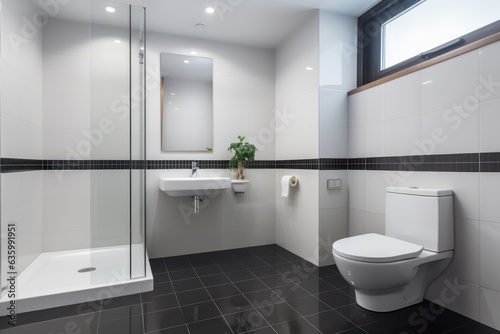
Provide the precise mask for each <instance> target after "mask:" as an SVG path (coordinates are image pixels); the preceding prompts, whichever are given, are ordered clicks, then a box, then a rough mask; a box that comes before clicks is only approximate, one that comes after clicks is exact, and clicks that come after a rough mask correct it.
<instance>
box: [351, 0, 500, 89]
mask: <svg viewBox="0 0 500 334" xmlns="http://www.w3.org/2000/svg"><path fill="white" fill-rule="evenodd" d="M420 1H421V0H382V1H381V2H379V3H378V4H376V5H375V6H373V7H372V8H371V9H369V10H368V11H367V12H365V13H364V14H362V15H361V16H360V17H358V37H357V43H358V64H357V69H358V71H357V86H358V87H361V86H363V85H366V84H369V83H370V82H373V81H376V80H378V79H381V78H383V77H386V76H388V75H391V74H394V73H396V72H399V71H401V70H404V69H406V68H409V67H411V66H414V65H417V64H420V63H423V62H425V61H428V60H429V59H432V58H434V57H437V56H439V55H442V54H445V53H447V52H450V51H453V50H455V49H457V48H460V47H463V46H465V45H467V44H471V43H473V42H476V41H478V40H480V39H483V38H485V37H488V36H491V35H494V34H495V33H498V32H500V20H498V21H496V22H493V23H491V24H489V25H486V26H484V27H483V28H480V29H477V30H474V31H472V32H470V33H468V34H466V35H463V36H460V37H458V38H459V39H460V40H459V41H458V38H457V41H456V43H454V44H453V45H451V46H448V47H446V45H447V43H448V42H447V43H445V44H443V45H441V46H438V47H436V48H434V49H432V50H422V52H425V53H427V52H428V51H434V52H432V54H431V55H428V56H426V57H422V56H421V55H416V56H414V57H412V58H408V59H406V60H405V61H402V62H400V63H398V64H395V65H393V66H391V67H388V68H386V69H383V70H381V69H380V64H381V57H382V38H383V36H382V32H383V28H382V26H383V24H384V23H386V22H388V21H390V20H391V19H393V18H394V17H396V16H398V15H400V14H401V13H403V12H405V11H407V10H408V9H411V8H412V7H413V6H415V5H417V4H418V3H419V2H420Z"/></svg>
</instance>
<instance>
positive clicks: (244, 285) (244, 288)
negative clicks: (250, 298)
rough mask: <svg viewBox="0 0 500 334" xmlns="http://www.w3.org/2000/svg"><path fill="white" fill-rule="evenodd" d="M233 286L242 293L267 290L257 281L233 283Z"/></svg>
mask: <svg viewBox="0 0 500 334" xmlns="http://www.w3.org/2000/svg"><path fill="white" fill-rule="evenodd" d="M234 285H236V287H237V288H238V289H240V291H241V292H243V293H246V292H253V291H259V290H265V289H267V286H266V285H265V284H264V283H262V282H261V281H260V280H258V279H251V280H248V281H241V282H235V283H234Z"/></svg>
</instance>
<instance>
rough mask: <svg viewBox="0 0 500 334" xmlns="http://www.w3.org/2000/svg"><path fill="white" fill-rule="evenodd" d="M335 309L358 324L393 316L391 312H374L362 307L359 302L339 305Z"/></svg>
mask: <svg viewBox="0 0 500 334" xmlns="http://www.w3.org/2000/svg"><path fill="white" fill-rule="evenodd" d="M335 310H336V311H337V312H338V313H340V314H341V315H343V316H344V317H346V318H347V319H349V320H350V321H352V322H354V323H355V324H356V325H358V326H362V325H366V324H368V323H371V322H375V321H380V320H383V319H386V318H390V317H391V316H392V313H391V312H372V311H369V310H366V309H364V308H362V307H361V306H359V305H358V304H350V305H347V306H343V307H338V308H336V309H335Z"/></svg>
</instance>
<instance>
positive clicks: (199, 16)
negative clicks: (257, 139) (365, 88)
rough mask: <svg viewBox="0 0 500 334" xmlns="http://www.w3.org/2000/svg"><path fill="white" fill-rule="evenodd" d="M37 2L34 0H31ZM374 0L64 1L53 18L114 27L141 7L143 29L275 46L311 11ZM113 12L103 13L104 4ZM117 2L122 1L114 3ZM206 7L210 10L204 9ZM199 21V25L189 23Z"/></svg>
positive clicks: (357, 11)
mask: <svg viewBox="0 0 500 334" xmlns="http://www.w3.org/2000/svg"><path fill="white" fill-rule="evenodd" d="M31 1H32V2H33V3H34V4H38V2H39V0H31ZM379 1H380V0H67V2H65V3H64V4H63V5H61V6H59V7H58V13H57V16H58V17H61V18H65V19H70V20H78V21H87V22H88V21H89V20H92V22H98V23H103V24H109V25H116V26H122V25H123V26H126V25H127V24H128V10H127V6H124V5H123V4H127V5H128V4H133V5H139V6H144V7H146V27H147V30H148V31H157V32H163V33H170V34H175V35H183V36H189V37H197V38H203V39H209V40H216V41H223V42H229V43H237V44H243V45H250V46H258V47H264V48H272V49H274V48H276V47H277V46H278V45H279V44H280V43H281V42H282V41H283V40H284V39H285V38H286V37H287V36H288V35H289V34H290V33H292V32H293V31H294V30H295V29H296V28H297V27H299V26H300V24H301V23H302V22H303V21H304V20H305V19H306V18H307V17H308V16H309V15H311V14H312V13H313V11H314V10H315V9H323V10H326V11H330V12H334V13H339V14H344V15H349V16H353V17H358V16H359V15H361V14H362V13H364V12H365V11H366V10H368V9H369V8H371V7H372V6H374V5H375V4H376V3H378V2H379ZM109 4H111V5H113V6H115V7H117V10H116V12H115V13H113V14H110V13H107V12H105V11H104V7H105V6H106V5H109ZM120 4H122V5H120ZM209 5H212V6H214V7H215V8H216V12H215V13H214V14H212V15H209V14H207V13H205V7H207V6H209ZM197 23H202V24H204V25H205V28H204V29H201V30H200V29H197V28H195V25H196V24H197Z"/></svg>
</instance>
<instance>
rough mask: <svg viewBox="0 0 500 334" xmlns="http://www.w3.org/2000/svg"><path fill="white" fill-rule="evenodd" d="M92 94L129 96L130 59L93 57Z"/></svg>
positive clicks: (91, 72) (91, 69)
mask: <svg viewBox="0 0 500 334" xmlns="http://www.w3.org/2000/svg"><path fill="white" fill-rule="evenodd" d="M90 94H91V95H92V96H101V97H112V98H123V96H128V94H129V63H128V60H116V59H100V58H91V59H90Z"/></svg>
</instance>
